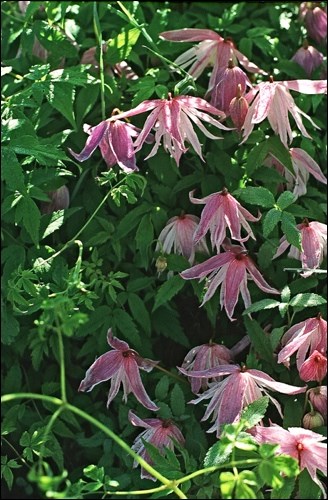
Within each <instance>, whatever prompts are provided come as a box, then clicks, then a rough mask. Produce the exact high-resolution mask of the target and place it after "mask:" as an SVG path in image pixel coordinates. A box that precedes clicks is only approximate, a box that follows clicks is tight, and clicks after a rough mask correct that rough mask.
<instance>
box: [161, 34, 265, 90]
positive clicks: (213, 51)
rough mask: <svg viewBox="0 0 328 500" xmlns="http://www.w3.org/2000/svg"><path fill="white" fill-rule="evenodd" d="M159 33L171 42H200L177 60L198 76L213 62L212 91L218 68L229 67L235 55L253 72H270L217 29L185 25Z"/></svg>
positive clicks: (176, 62)
mask: <svg viewBox="0 0 328 500" xmlns="http://www.w3.org/2000/svg"><path fill="white" fill-rule="evenodd" d="M159 36H160V38H164V40H169V41H171V42H201V43H200V44H198V45H197V46H196V47H192V48H191V49H189V50H187V52H185V53H184V54H181V56H179V57H178V58H177V59H176V60H175V61H174V62H175V64H177V65H178V66H181V68H183V69H186V68H188V67H189V66H191V68H190V69H189V74H190V75H191V76H193V77H194V78H195V79H196V78H198V77H199V76H200V75H201V74H202V72H203V71H204V69H205V68H207V66H213V72H212V75H211V78H210V82H209V86H208V90H209V92H211V91H212V89H213V87H214V85H215V82H217V81H218V71H219V70H220V69H221V68H223V69H226V67H227V66H228V62H229V59H232V60H233V62H234V64H237V61H239V63H240V64H241V65H242V66H244V68H245V69H246V71H249V72H250V73H261V74H262V75H266V74H267V73H266V72H265V71H263V70H261V69H260V68H259V67H258V66H256V65H255V64H254V63H252V62H251V61H249V60H248V59H247V57H246V56H244V54H242V53H241V52H239V50H237V49H236V47H235V45H234V43H233V42H232V40H230V39H228V38H227V39H224V38H222V37H221V36H220V35H218V33H216V32H215V31H212V30H208V29H194V28H184V29H181V30H173V31H164V32H163V33H160V35H159Z"/></svg>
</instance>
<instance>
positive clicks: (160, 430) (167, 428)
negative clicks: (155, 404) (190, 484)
mask: <svg viewBox="0 0 328 500" xmlns="http://www.w3.org/2000/svg"><path fill="white" fill-rule="evenodd" d="M129 420H130V422H131V424H132V425H134V426H136V427H144V428H145V430H144V431H143V432H142V433H141V434H139V436H138V437H137V438H136V439H135V441H134V444H133V445H132V450H134V451H135V452H136V453H137V454H138V455H140V457H142V458H143V459H144V460H145V461H146V462H147V463H148V464H149V465H153V461H152V459H151V458H150V456H149V454H148V452H147V450H146V448H145V445H144V443H143V441H146V442H147V443H149V444H152V445H153V446H155V447H156V448H157V449H158V451H159V452H160V453H161V454H163V453H164V452H165V448H169V449H170V450H173V448H174V441H176V442H177V443H178V444H180V445H181V446H184V443H185V439H184V437H183V435H182V433H181V431H180V429H178V427H177V426H176V425H175V424H174V423H173V422H172V421H171V420H164V419H161V418H145V419H144V420H143V419H141V418H139V417H138V416H137V415H135V414H134V413H133V412H132V411H131V410H130V411H129ZM137 466H138V462H136V461H134V463H133V467H137ZM141 479H151V480H152V481H156V479H155V478H154V477H153V476H152V475H151V474H149V472H147V471H145V469H143V468H141Z"/></svg>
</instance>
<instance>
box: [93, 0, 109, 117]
mask: <svg viewBox="0 0 328 500" xmlns="http://www.w3.org/2000/svg"><path fill="white" fill-rule="evenodd" d="M93 23H94V30H95V34H96V38H97V42H98V46H99V75H100V102H101V117H102V119H103V120H105V119H106V104H105V75H104V54H103V40H102V33H101V26H100V22H99V16H98V11H97V2H93Z"/></svg>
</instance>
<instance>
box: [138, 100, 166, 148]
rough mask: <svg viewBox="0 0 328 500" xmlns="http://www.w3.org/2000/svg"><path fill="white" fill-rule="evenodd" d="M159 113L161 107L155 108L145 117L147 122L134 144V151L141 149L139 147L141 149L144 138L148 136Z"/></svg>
mask: <svg viewBox="0 0 328 500" xmlns="http://www.w3.org/2000/svg"><path fill="white" fill-rule="evenodd" d="M160 112H161V107H157V108H156V109H154V110H153V111H152V112H151V113H150V115H149V116H148V117H147V120H146V121H145V124H144V126H143V129H142V131H141V132H140V135H139V137H138V138H137V140H136V141H135V143H134V147H135V151H139V149H141V147H142V145H143V143H144V142H145V140H146V138H147V137H148V136H149V133H150V131H151V129H152V128H153V126H154V125H155V123H156V121H157V118H158V115H159V114H160ZM156 135H157V134H156ZM157 147H158V146H157Z"/></svg>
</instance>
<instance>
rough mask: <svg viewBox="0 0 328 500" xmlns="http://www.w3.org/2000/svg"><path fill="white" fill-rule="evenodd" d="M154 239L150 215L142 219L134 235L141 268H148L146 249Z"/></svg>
mask: <svg viewBox="0 0 328 500" xmlns="http://www.w3.org/2000/svg"><path fill="white" fill-rule="evenodd" d="M153 239H154V227H153V223H152V221H151V216H150V214H146V215H144V216H143V217H142V219H141V221H140V224H139V226H138V229H137V233H136V248H137V250H139V251H140V254H141V257H142V262H143V266H144V267H147V266H148V248H149V246H150V244H151V243H152V241H153Z"/></svg>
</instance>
